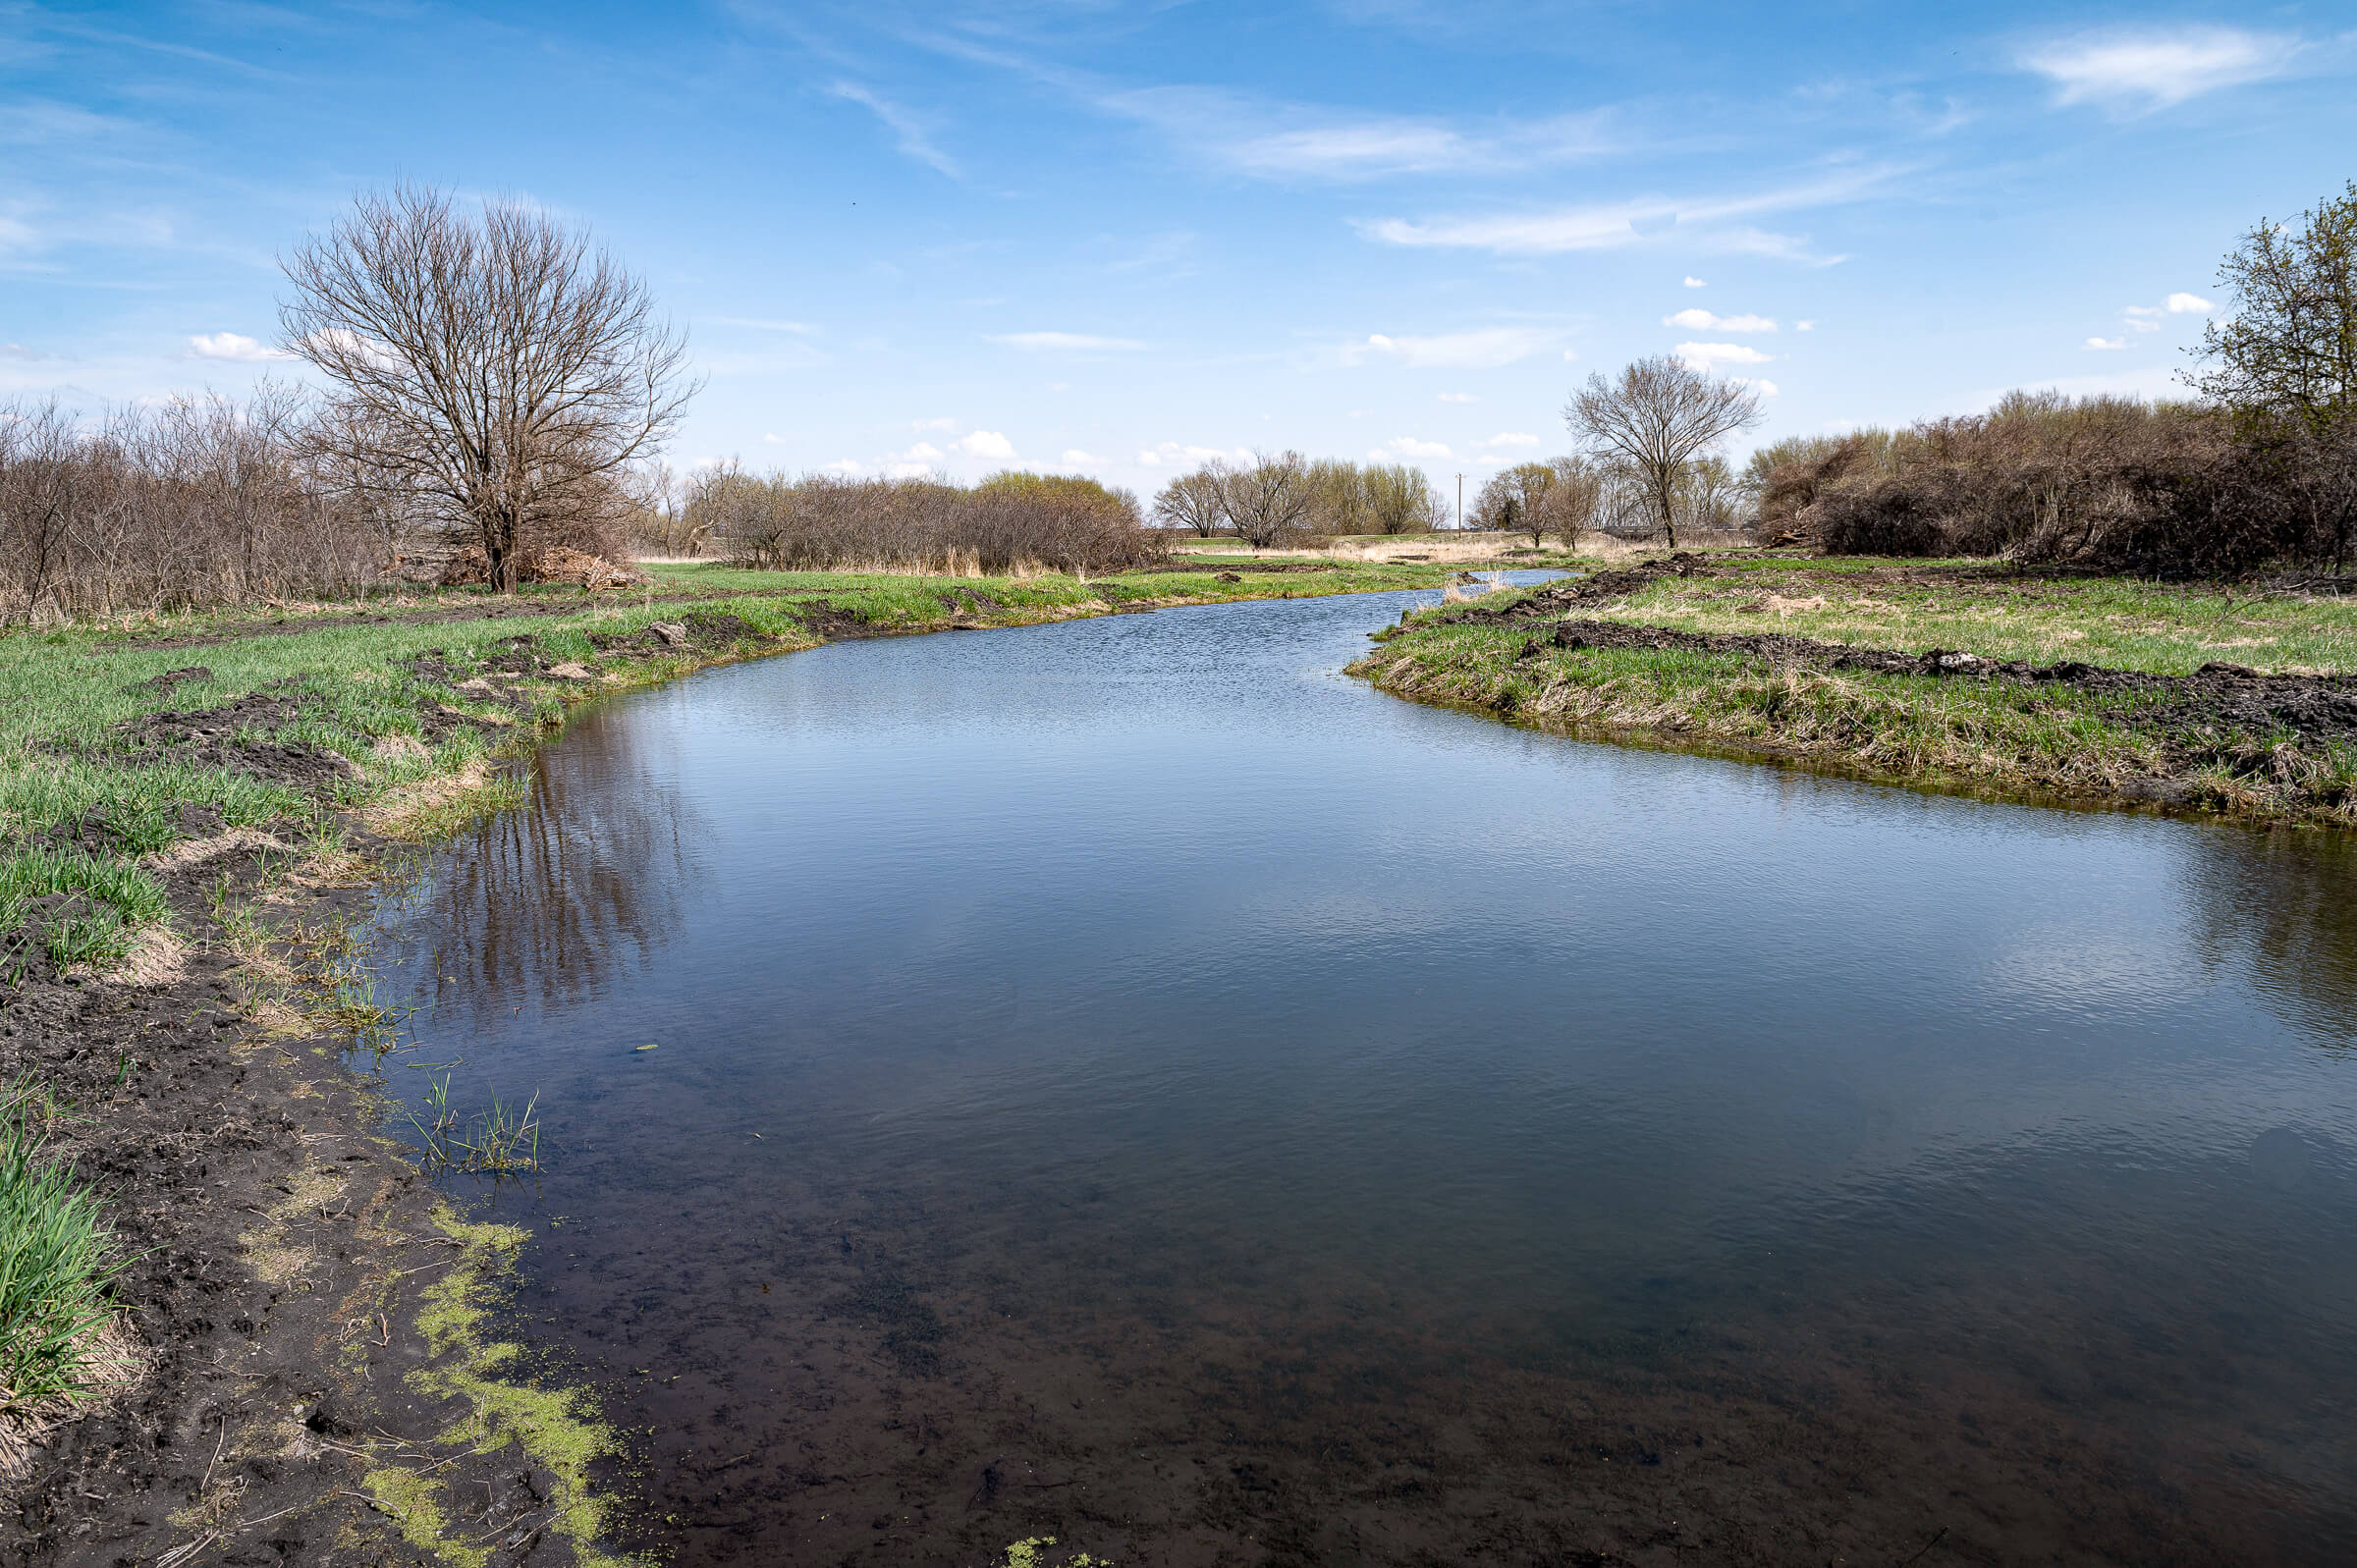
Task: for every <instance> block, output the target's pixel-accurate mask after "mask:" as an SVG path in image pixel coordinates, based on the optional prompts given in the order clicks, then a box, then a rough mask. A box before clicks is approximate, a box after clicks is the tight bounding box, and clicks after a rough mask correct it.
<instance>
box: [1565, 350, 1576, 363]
mask: <svg viewBox="0 0 2357 1568" xmlns="http://www.w3.org/2000/svg"><path fill="white" fill-rule="evenodd" d="M1578 357H1579V351H1578V350H1577V349H1565V350H1564V351H1563V363H1565V364H1569V363H1570V362H1571V361H1572V360H1574V359H1576V358H1578Z"/></svg>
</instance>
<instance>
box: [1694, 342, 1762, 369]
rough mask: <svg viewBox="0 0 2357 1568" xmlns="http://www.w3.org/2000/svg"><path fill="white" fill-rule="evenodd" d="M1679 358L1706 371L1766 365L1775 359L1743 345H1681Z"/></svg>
mask: <svg viewBox="0 0 2357 1568" xmlns="http://www.w3.org/2000/svg"><path fill="white" fill-rule="evenodd" d="M1677 356H1678V357H1679V358H1680V359H1683V360H1684V361H1685V362H1686V363H1688V364H1690V365H1692V366H1693V367H1694V368H1695V369H1697V370H1704V371H1708V370H1715V369H1717V368H1718V367H1719V366H1721V365H1764V364H1766V363H1767V362H1768V361H1769V359H1770V358H1772V357H1773V356H1772V355H1770V354H1764V353H1762V352H1760V351H1759V350H1757V349H1754V348H1752V347H1751V346H1750V345H1748V344H1741V343H1681V344H1679V345H1678V346H1677Z"/></svg>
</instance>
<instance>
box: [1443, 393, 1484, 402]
mask: <svg viewBox="0 0 2357 1568" xmlns="http://www.w3.org/2000/svg"><path fill="white" fill-rule="evenodd" d="M1441 401H1442V402H1443V403H1479V402H1480V401H1481V400H1480V399H1479V398H1476V397H1475V396H1473V394H1471V393H1470V392H1444V393H1442V394H1441Z"/></svg>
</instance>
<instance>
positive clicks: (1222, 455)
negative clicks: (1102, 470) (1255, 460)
mask: <svg viewBox="0 0 2357 1568" xmlns="http://www.w3.org/2000/svg"><path fill="white" fill-rule="evenodd" d="M1251 457H1252V454H1251V453H1249V452H1247V451H1246V450H1244V449H1243V448H1242V447H1234V448H1220V447H1197V446H1189V445H1185V444H1183V443H1181V442H1177V441H1164V442H1160V443H1158V444H1156V445H1154V446H1151V447H1143V448H1140V449H1139V450H1138V454H1137V462H1138V466H1139V467H1141V468H1160V467H1163V466H1166V465H1176V464H1178V463H1181V462H1213V461H1223V462H1245V461H1249V460H1251Z"/></svg>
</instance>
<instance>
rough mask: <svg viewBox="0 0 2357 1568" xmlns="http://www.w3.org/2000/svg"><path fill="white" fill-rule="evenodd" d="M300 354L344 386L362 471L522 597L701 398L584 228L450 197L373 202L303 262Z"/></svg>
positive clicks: (670, 338) (294, 270) (434, 193)
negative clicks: (522, 578)
mask: <svg viewBox="0 0 2357 1568" xmlns="http://www.w3.org/2000/svg"><path fill="white" fill-rule="evenodd" d="M284 266H285V269H286V274H287V280H288V282H289V283H290V284H292V285H293V288H294V294H293V297H292V298H290V299H288V300H286V301H284V302H283V303H282V304H281V305H280V307H279V324H280V327H281V329H282V330H283V331H284V333H285V336H286V347H287V348H288V350H289V351H292V352H293V353H295V354H297V355H298V356H300V357H301V358H302V359H305V360H307V361H309V362H310V363H311V364H312V365H313V366H314V367H316V368H317V369H318V370H319V372H320V373H321V374H322V375H324V376H325V377H326V378H327V379H328V381H329V382H330V383H331V384H332V388H333V392H332V396H333V398H334V400H335V401H336V402H337V403H338V404H340V405H342V406H343V408H342V414H341V417H337V418H331V419H327V420H323V421H322V422H321V424H320V426H319V429H320V430H321V431H323V432H326V433H328V434H329V435H330V436H331V437H333V438H340V439H344V440H347V441H350V442H354V443H356V444H357V445H356V448H355V450H353V451H351V452H349V453H347V454H345V457H346V458H347V459H348V460H349V470H348V471H351V472H353V473H355V474H357V475H361V476H364V477H365V478H366V479H367V481H368V482H369V484H370V485H371V487H372V488H374V489H376V490H378V491H379V492H381V493H384V494H386V495H389V496H393V497H396V498H398V500H400V501H401V502H402V503H404V504H406V505H411V506H421V507H423V508H424V509H426V510H427V511H428V513H429V514H432V515H435V516H437V517H438V518H439V520H441V521H442V522H443V523H445V524H446V525H448V526H449V527H451V528H452V529H453V531H454V532H457V533H459V534H462V535H464V536H465V537H466V538H468V539H470V540H471V541H472V542H473V543H475V544H477V545H479V546H480V547H481V549H482V552H483V555H484V558H485V560H486V561H487V563H488V565H489V568H490V577H491V582H492V585H493V586H494V587H496V588H498V589H500V590H501V591H503V592H505V591H510V590H512V589H513V588H514V587H515V585H516V581H517V572H518V569H519V568H520V567H521V565H522V564H523V557H524V556H525V554H526V553H527V552H528V551H529V550H530V549H531V548H532V547H533V545H534V543H535V541H537V540H540V539H544V538H549V537H552V536H559V535H562V534H563V533H564V532H566V531H567V530H568V529H569V528H570V527H572V526H574V525H576V524H577V523H578V522H579V520H580V519H582V518H585V517H591V516H595V515H597V514H600V513H602V512H605V511H607V510H609V509H611V507H612V506H613V502H614V497H615V495H616V487H617V483H618V481H619V478H620V470H622V469H623V468H624V467H625V466H626V465H627V464H629V463H630V462H631V461H633V460H636V459H638V458H640V457H641V456H645V455H649V454H651V453H652V451H653V450H654V449H655V448H656V447H658V446H659V445H660V444H661V443H662V441H663V439H664V438H665V437H666V436H667V435H668V434H669V433H670V432H671V430H672V428H673V426H674V425H675V424H676V423H677V422H678V419H679V416H680V413H681V411H682V409H683V407H684V406H685V403H686V401H687V399H688V398H689V397H690V396H691V395H692V394H693V393H694V391H695V390H696V389H695V384H694V383H692V382H691V381H689V380H687V379H686V378H685V375H684V374H683V372H684V367H685V362H686V355H687V350H686V340H685V337H684V336H683V335H682V334H680V333H678V332H676V331H674V330H673V329H672V327H671V326H670V325H669V324H668V323H666V322H664V321H663V320H661V319H660V318H658V316H657V315H656V313H655V307H654V300H653V297H652V296H651V294H650V293H649V291H648V289H647V287H646V285H645V283H644V282H643V281H642V280H641V279H639V278H638V277H636V276H634V275H633V274H631V273H630V272H629V271H627V270H625V269H624V268H623V267H622V266H621V265H620V264H618V263H617V262H616V261H615V260H614V259H613V258H612V257H611V256H609V255H608V254H607V253H606V252H605V251H604V250H603V249H600V248H597V247H596V246H594V245H593V244H592V243H591V242H590V239H589V236H588V235H587V234H586V233H585V232H583V231H582V230H579V229H576V228H570V227H567V226H565V225H563V224H560V223H558V222H557V221H556V220H555V219H553V218H550V217H548V216H547V215H546V214H544V213H539V212H534V211H532V210H530V209H528V208H525V207H521V206H517V205H514V204H510V203H504V202H496V201H495V202H486V203H485V204H484V205H483V207H482V210H481V212H480V214H479V215H476V214H471V213H464V212H461V211H460V210H459V209H458V207H457V205H456V204H455V203H454V202H453V201H452V199H451V198H450V196H449V195H448V194H446V193H445V192H443V191H440V190H436V189H432V188H430V187H425V186H415V185H397V186H395V187H394V188H393V189H392V190H391V191H390V192H387V193H383V194H377V193H369V194H364V195H362V196H360V197H359V199H358V200H357V202H356V204H355V206H354V209H353V211H352V213H351V214H350V215H349V216H348V217H346V218H344V219H343V220H342V221H340V222H338V223H337V224H336V225H335V226H334V227H333V228H331V229H330V230H329V231H328V232H327V233H326V234H324V235H315V236H313V237H311V238H309V239H307V240H305V241H304V242H303V243H301V245H298V246H297V247H296V249H295V251H294V253H293V254H292V255H290V256H289V257H287V258H286V260H285V262H284Z"/></svg>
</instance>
